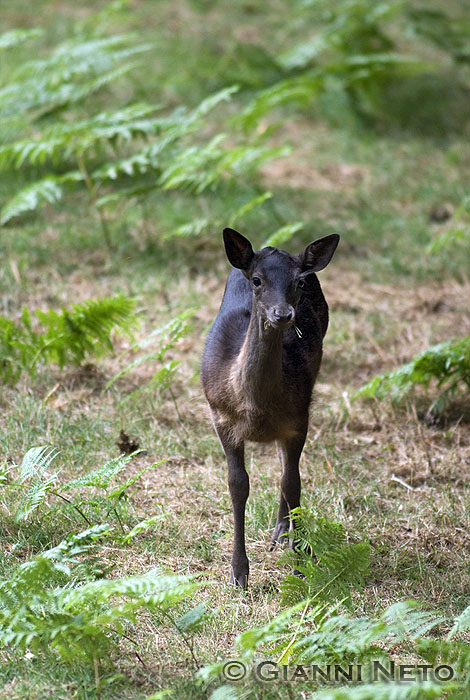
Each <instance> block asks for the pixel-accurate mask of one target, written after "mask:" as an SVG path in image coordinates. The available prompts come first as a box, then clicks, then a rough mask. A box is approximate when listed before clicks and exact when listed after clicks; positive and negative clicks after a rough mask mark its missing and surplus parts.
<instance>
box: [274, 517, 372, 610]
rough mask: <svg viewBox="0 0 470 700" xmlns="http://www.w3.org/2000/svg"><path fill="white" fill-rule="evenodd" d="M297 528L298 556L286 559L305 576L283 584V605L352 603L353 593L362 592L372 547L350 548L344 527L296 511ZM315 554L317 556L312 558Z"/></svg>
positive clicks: (288, 578) (288, 554) (289, 553)
mask: <svg viewBox="0 0 470 700" xmlns="http://www.w3.org/2000/svg"><path fill="white" fill-rule="evenodd" d="M291 517H292V519H293V521H294V523H295V528H294V530H293V531H292V533H291V534H294V533H295V541H296V548H295V552H293V551H292V550H288V551H287V552H286V553H285V555H284V559H285V560H286V561H288V562H289V563H290V564H291V565H293V566H294V567H295V568H296V569H297V570H298V571H299V572H300V573H301V574H302V576H303V578H300V577H298V576H293V575H291V576H286V577H285V578H284V580H283V581H282V583H281V595H282V601H283V603H284V604H285V605H293V604H295V603H297V602H299V601H302V600H306V599H312V600H315V601H325V602H330V601H331V600H342V601H343V603H348V602H349V601H350V595H351V590H353V589H356V590H361V588H362V587H363V585H364V579H365V577H366V576H367V573H368V570H369V559H370V546H369V544H368V543H366V542H359V543H356V544H350V543H348V542H347V540H346V533H345V531H344V528H343V527H342V525H341V524H340V523H337V522H333V521H330V520H326V519H325V518H321V517H317V516H316V515H315V514H314V513H312V512H311V511H307V510H305V509H303V508H296V509H295V510H294V511H293V512H292V516H291ZM312 554H313V556H312Z"/></svg>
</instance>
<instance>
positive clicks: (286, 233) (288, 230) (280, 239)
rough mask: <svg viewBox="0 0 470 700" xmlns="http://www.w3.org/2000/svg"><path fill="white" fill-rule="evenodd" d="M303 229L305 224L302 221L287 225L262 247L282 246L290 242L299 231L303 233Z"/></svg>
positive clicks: (272, 235) (270, 237)
mask: <svg viewBox="0 0 470 700" xmlns="http://www.w3.org/2000/svg"><path fill="white" fill-rule="evenodd" d="M303 227H304V224H303V222H302V221H296V222H295V223H293V224H286V225H285V226H282V227H281V228H280V229H278V230H277V231H275V232H274V233H273V234H271V236H269V238H267V239H266V240H265V242H264V243H263V245H262V246H261V247H262V248H266V247H267V246H277V247H279V246H282V245H284V243H287V242H288V241H290V239H291V238H292V236H294V235H295V234H296V233H297V232H298V231H301V230H302V229H303Z"/></svg>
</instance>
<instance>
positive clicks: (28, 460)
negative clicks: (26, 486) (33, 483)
mask: <svg viewBox="0 0 470 700" xmlns="http://www.w3.org/2000/svg"><path fill="white" fill-rule="evenodd" d="M59 454H60V453H59V450H56V449H55V448H53V447H51V446H50V445H42V446H41V447H32V448H31V449H29V450H28V451H27V452H26V454H25V456H24V457H23V461H22V462H21V466H20V479H19V481H20V484H23V483H24V482H25V481H26V480H27V479H31V478H32V477H37V476H42V475H43V474H44V472H45V471H47V469H49V467H50V465H51V464H52V462H53V461H54V459H56V457H57V456H58V455H59Z"/></svg>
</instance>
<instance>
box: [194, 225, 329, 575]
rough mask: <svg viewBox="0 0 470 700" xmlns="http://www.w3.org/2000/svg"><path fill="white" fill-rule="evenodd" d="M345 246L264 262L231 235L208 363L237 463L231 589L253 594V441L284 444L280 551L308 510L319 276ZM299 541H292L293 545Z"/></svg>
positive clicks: (323, 243) (262, 254)
mask: <svg viewBox="0 0 470 700" xmlns="http://www.w3.org/2000/svg"><path fill="white" fill-rule="evenodd" d="M338 241H339V236H338V235H336V234H332V235H330V236H325V237H324V238H320V239H319V240H317V241H314V242H313V243H310V245H308V246H307V247H306V248H305V250H304V251H303V253H301V254H300V255H290V254H289V253H286V252H285V251H284V250H279V249H278V248H271V247H269V248H263V249H262V250H260V251H258V252H255V251H253V248H252V246H251V243H250V241H249V240H248V239H247V238H245V237H244V236H242V235H241V234H240V233H238V232H237V231H234V230H232V229H230V228H226V229H224V243H225V251H226V253H227V257H228V259H229V262H230V263H231V264H232V265H233V267H234V268H236V269H235V270H232V272H231V273H230V275H229V277H228V280H227V284H226V287H225V293H224V297H223V300H222V304H221V306H220V310H219V313H218V315H217V318H216V320H215V322H214V324H213V326H212V328H211V330H210V332H209V336H208V338H207V342H206V347H205V350H204V357H203V361H202V370H201V377H202V384H203V387H204V392H205V394H206V398H207V400H208V402H209V406H210V409H211V413H212V419H213V422H214V427H215V429H216V431H217V435H218V436H219V438H220V442H221V443H222V447H223V449H224V452H225V455H226V457H227V463H228V483H229V489H230V495H231V498H232V505H233V517H234V548H233V556H232V566H231V574H230V582H231V583H233V584H235V585H237V586H240V587H241V588H246V586H247V583H248V571H249V565H248V557H247V555H246V550H245V504H246V500H247V498H248V492H249V479H248V474H247V472H246V470H245V459H244V444H245V440H252V441H255V442H272V441H274V440H276V441H277V443H278V446H279V454H280V459H281V464H282V478H281V498H280V503H279V511H278V515H277V522H276V527H275V529H274V534H273V538H272V542H271V548H273V547H274V546H275V544H276V542H279V541H280V540H281V538H283V539H286V533H287V531H288V530H289V528H290V527H292V523H291V522H290V519H289V512H290V511H291V510H292V509H294V508H297V507H298V506H299V504H300V475H299V458H300V455H301V452H302V449H303V446H304V443H305V438H306V435H307V428H308V413H309V405H310V400H311V396H312V390H313V385H314V383H315V379H316V377H317V374H318V370H319V368H320V362H321V357H322V340H323V336H324V335H325V333H326V329H327V327H328V305H327V303H326V301H325V298H324V296H323V293H322V290H321V287H320V283H319V281H318V278H317V276H316V275H315V272H318V271H319V270H323V268H324V267H326V266H327V265H328V263H329V262H330V260H331V258H332V256H333V253H334V252H335V249H336V246H337V245H338ZM292 542H293V538H291V545H292Z"/></svg>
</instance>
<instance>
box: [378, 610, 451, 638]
mask: <svg viewBox="0 0 470 700" xmlns="http://www.w3.org/2000/svg"><path fill="white" fill-rule="evenodd" d="M382 619H383V621H384V623H385V624H386V626H387V629H388V630H389V632H390V633H391V634H392V635H393V636H396V638H397V639H398V640H403V639H417V638H418V637H423V636H424V635H426V634H427V633H428V632H429V631H430V630H432V629H434V628H435V627H437V626H438V625H440V624H441V623H442V622H446V621H447V618H445V617H443V616H442V615H437V614H436V613H435V612H431V611H426V610H419V609H417V604H416V603H414V602H412V601H405V602H400V603H395V604H394V605H391V606H390V607H389V608H387V610H386V611H385V612H384V614H383V616H382Z"/></svg>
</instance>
